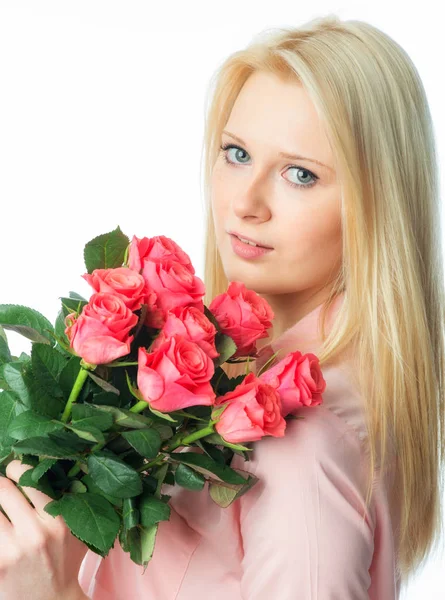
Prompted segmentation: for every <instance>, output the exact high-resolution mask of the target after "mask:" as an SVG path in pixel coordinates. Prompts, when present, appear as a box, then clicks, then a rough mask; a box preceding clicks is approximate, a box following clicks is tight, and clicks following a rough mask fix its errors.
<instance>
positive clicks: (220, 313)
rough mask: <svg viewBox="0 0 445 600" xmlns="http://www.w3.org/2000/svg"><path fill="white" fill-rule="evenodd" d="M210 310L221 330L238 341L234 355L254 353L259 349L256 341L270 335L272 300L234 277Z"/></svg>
mask: <svg viewBox="0 0 445 600" xmlns="http://www.w3.org/2000/svg"><path fill="white" fill-rule="evenodd" d="M209 310H210V311H211V312H212V313H213V315H214V316H215V318H216V320H217V321H218V324H219V326H220V328H221V332H222V333H225V334H226V335H228V336H230V337H231V338H232V339H233V341H234V342H235V344H236V345H237V351H236V353H235V354H234V355H233V356H232V357H231V358H239V357H240V356H251V355H254V354H255V353H256V341H257V340H259V339H261V338H264V337H267V332H266V330H267V329H269V327H272V319H273V318H274V314H273V312H272V309H271V308H270V306H269V304H268V303H267V302H266V300H264V298H261V296H259V295H258V294H257V293H256V292H254V291H253V290H249V289H247V288H246V286H245V285H244V283H240V282H236V281H232V282H231V283H230V285H229V287H228V288H227V292H224V293H223V294H219V295H218V296H216V297H215V298H214V299H213V300H212V302H211V304H210V306H209Z"/></svg>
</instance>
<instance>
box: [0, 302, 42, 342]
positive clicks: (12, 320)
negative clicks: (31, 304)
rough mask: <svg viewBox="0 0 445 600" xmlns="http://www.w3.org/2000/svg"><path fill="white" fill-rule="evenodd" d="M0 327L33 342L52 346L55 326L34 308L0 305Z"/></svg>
mask: <svg viewBox="0 0 445 600" xmlns="http://www.w3.org/2000/svg"><path fill="white" fill-rule="evenodd" d="M0 325H2V327H4V328H5V329H10V330H11V331H15V332H17V333H19V334H20V335H23V336H24V337H26V338H28V339H29V340H31V341H33V342H40V343H42V344H52V336H51V333H54V330H53V326H52V325H51V323H50V322H49V321H48V319H47V318H46V317H44V316H43V315H42V314H40V313H39V312H38V311H36V310H34V309H33V308H28V307H27V306H22V305H19V304H0Z"/></svg>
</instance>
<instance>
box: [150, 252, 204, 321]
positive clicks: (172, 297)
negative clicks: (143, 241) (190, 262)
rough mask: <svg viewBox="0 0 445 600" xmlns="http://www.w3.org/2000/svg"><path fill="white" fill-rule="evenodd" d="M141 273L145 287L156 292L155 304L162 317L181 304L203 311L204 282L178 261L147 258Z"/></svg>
mask: <svg viewBox="0 0 445 600" xmlns="http://www.w3.org/2000/svg"><path fill="white" fill-rule="evenodd" d="M142 275H143V277H144V279H145V281H146V284H147V289H148V290H149V291H150V292H154V293H155V294H156V306H157V307H158V308H159V309H161V310H162V311H163V314H164V318H166V317H167V313H168V311H170V310H173V309H174V308H176V307H182V306H195V307H196V308H198V309H199V310H200V311H201V312H204V303H203V300H202V299H203V297H204V294H205V287H204V283H203V282H202V280H201V279H200V278H199V277H197V276H196V275H193V273H191V272H190V271H189V270H188V269H187V268H186V267H184V266H183V265H181V264H180V263H178V262H174V261H171V260H168V259H166V260H165V261H163V262H159V263H158V262H152V261H151V260H147V261H145V263H144V268H143V270H142Z"/></svg>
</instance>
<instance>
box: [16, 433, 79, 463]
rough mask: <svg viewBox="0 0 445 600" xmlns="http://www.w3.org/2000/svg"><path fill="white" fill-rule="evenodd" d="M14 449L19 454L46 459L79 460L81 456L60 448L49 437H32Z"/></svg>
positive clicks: (19, 443)
mask: <svg viewBox="0 0 445 600" xmlns="http://www.w3.org/2000/svg"><path fill="white" fill-rule="evenodd" d="M12 449H13V450H14V452H16V453H18V454H34V455H36V456H44V457H45V458H71V459H74V460H77V459H78V458H81V455H80V454H79V453H78V452H75V451H74V450H70V449H69V448H66V447H63V446H60V445H59V444H58V443H57V442H56V441H54V440H52V439H51V438H49V437H40V436H36V437H30V438H28V439H26V440H22V441H20V442H17V443H16V444H14V445H13V447H12Z"/></svg>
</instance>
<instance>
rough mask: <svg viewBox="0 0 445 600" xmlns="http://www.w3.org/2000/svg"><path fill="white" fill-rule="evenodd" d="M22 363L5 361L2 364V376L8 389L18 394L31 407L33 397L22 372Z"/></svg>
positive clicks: (0, 375)
mask: <svg viewBox="0 0 445 600" xmlns="http://www.w3.org/2000/svg"><path fill="white" fill-rule="evenodd" d="M22 369H23V364H22V363H18V362H17V363H5V364H4V365H1V366H0V377H1V378H2V379H3V380H4V381H5V383H6V385H7V386H8V389H9V390H10V391H12V392H14V394H16V395H17V396H18V398H19V399H20V402H22V404H24V405H25V406H27V407H28V408H30V404H31V399H30V396H29V391H28V388H27V387H26V384H25V381H24V379H23V374H22Z"/></svg>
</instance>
